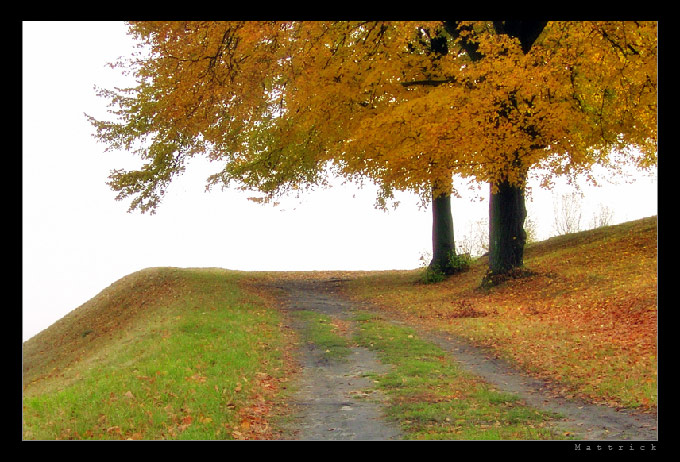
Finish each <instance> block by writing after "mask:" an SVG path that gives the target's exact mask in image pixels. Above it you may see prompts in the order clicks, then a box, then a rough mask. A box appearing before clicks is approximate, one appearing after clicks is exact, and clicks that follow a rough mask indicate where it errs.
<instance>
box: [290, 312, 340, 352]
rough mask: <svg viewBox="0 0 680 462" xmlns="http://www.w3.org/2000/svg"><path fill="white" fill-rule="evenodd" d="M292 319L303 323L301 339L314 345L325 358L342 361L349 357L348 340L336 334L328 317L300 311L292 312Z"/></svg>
mask: <svg viewBox="0 0 680 462" xmlns="http://www.w3.org/2000/svg"><path fill="white" fill-rule="evenodd" d="M294 317H296V318H297V319H298V320H299V321H302V323H303V326H304V328H303V331H302V336H303V339H304V340H305V341H307V342H311V343H314V344H315V345H316V346H317V348H318V349H319V350H320V351H321V352H322V353H323V355H324V357H325V358H327V359H332V360H343V359H344V358H346V357H347V355H349V353H350V349H349V340H348V339H347V338H345V337H343V336H342V335H340V334H338V333H337V329H336V327H335V326H334V325H333V321H332V319H331V318H330V317H329V316H326V315H324V314H320V313H315V312H313V311H306V310H302V311H296V312H294Z"/></svg>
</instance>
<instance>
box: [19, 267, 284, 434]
mask: <svg viewBox="0 0 680 462" xmlns="http://www.w3.org/2000/svg"><path fill="white" fill-rule="evenodd" d="M174 276H175V277H177V278H180V279H181V280H182V282H183V287H184V290H183V291H182V292H181V295H179V296H177V297H175V298H171V301H169V302H168V301H167V300H166V302H167V304H166V305H165V306H162V307H158V308H157V309H155V310H149V311H148V313H145V314H144V315H140V316H139V317H138V319H137V322H136V323H134V328H128V329H124V330H121V331H120V332H117V334H118V335H117V336H114V337H113V339H112V340H109V341H108V342H107V343H106V348H100V349H99V350H97V352H96V353H95V354H93V355H91V356H87V355H86V356H85V357H84V358H81V359H80V360H78V361H75V362H73V363H71V365H70V366H68V367H67V368H65V369H64V370H63V371H62V372H61V373H60V374H56V375H52V376H47V377H44V378H41V379H34V380H33V382H34V385H32V386H31V385H29V386H28V387H26V389H25V390H24V413H23V421H24V439H41V440H54V439H129V438H132V439H152V440H155V439H194V440H196V439H199V440H206V439H208V440H209V439H233V438H234V432H235V431H243V424H242V420H243V412H242V411H243V410H244V409H246V408H248V406H251V405H252V400H253V394H254V393H259V392H260V390H259V388H258V387H257V385H256V384H257V383H258V380H259V379H261V378H262V377H271V376H279V377H280V376H281V375H282V374H283V369H284V365H283V357H282V350H283V349H284V347H285V346H284V339H283V338H282V336H281V334H280V329H279V323H280V322H281V319H280V316H279V313H278V312H276V311H275V310H271V309H268V308H267V307H266V306H264V305H262V304H261V303H260V302H259V301H258V300H257V299H254V298H251V297H250V296H248V295H246V294H245V293H243V292H242V291H241V290H240V289H239V286H238V276H237V275H236V274H234V273H231V272H227V271H223V270H174ZM90 335H92V334H90ZM247 426H248V428H249V430H252V429H254V428H255V427H254V426H251V425H250V424H247Z"/></svg>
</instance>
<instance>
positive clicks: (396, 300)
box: [351, 217, 657, 409]
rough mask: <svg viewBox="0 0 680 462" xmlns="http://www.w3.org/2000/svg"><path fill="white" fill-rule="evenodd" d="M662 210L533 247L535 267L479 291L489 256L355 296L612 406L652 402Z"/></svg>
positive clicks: (391, 280) (374, 283) (359, 286)
mask: <svg viewBox="0 0 680 462" xmlns="http://www.w3.org/2000/svg"><path fill="white" fill-rule="evenodd" d="M656 236H657V233H656V217H652V218H647V219H643V220H638V221H634V222H630V223H625V224H622V225H618V226H614V227H607V228H601V229H597V230H592V231H587V232H584V233H579V234H574V235H568V236H560V237H556V238H553V239H550V240H548V241H545V242H541V243H537V244H535V245H533V246H529V247H528V248H527V251H526V258H525V265H526V266H527V268H529V269H530V270H531V271H532V272H533V273H534V274H533V275H531V276H528V277H525V278H520V279H514V280H509V281H507V282H505V283H504V284H502V285H500V286H498V287H495V288H493V289H490V290H480V289H479V281H480V280H481V277H482V275H483V274H484V270H485V269H486V263H485V262H484V261H479V262H478V263H477V264H476V265H473V267H472V268H471V270H470V271H468V272H467V273H462V274H459V275H456V276H454V277H452V278H450V279H448V280H446V281H444V282H442V283H439V284H429V285H422V284H414V282H413V281H414V280H413V275H412V274H410V275H409V274H408V273H401V274H400V273H392V274H384V275H377V276H375V277H373V276H372V277H371V279H370V280H369V279H368V278H366V279H364V280H363V281H362V279H358V280H357V281H355V282H354V283H353V284H352V285H351V287H352V290H353V291H354V292H355V294H356V295H355V296H356V297H357V298H361V299H364V300H366V299H367V300H370V301H372V302H375V303H377V304H378V305H379V306H380V307H381V309H385V310H390V311H396V312H398V313H400V314H401V315H403V316H405V317H407V318H408V319H410V320H411V321H412V322H414V323H420V324H424V325H428V326H430V327H434V328H437V329H441V330H446V331H449V332H451V333H455V334H457V335H460V336H462V337H465V338H467V339H469V340H470V341H472V342H475V343H478V344H481V345H484V346H487V347H490V348H492V349H493V350H495V351H496V352H497V353H498V354H499V355H501V356H504V357H507V358H510V359H512V360H514V361H515V362H516V363H518V364H519V365H520V366H521V367H523V368H525V369H527V370H528V371H530V372H532V373H535V374H537V375H540V376H542V377H544V378H547V379H550V380H553V381H555V382H558V383H559V384H561V386H562V389H563V390H564V392H565V393H567V394H580V395H582V396H584V397H588V398H590V399H592V400H594V401H601V402H605V403H607V404H610V405H618V406H629V407H641V408H643V409H645V408H646V409H652V408H654V407H655V406H656V374H657V363H656V357H657V296H656V295H657V242H656V239H657V237H656Z"/></svg>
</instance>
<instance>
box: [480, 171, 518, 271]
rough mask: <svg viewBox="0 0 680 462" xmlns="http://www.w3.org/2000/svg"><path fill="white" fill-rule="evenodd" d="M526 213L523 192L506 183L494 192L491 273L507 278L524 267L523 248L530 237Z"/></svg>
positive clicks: (490, 212)
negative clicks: (526, 223)
mask: <svg viewBox="0 0 680 462" xmlns="http://www.w3.org/2000/svg"><path fill="white" fill-rule="evenodd" d="M526 217H527V209H526V205H525V202H524V188H522V187H519V186H512V185H510V184H509V183H508V182H507V181H505V182H503V183H501V184H499V185H498V191H497V192H494V191H493V187H492V188H491V196H490V200H489V273H490V275H492V276H493V275H503V274H507V273H508V272H510V271H511V270H513V269H514V268H518V267H521V266H523V264H524V244H526V240H527V234H526V232H525V231H524V220H525V219H526Z"/></svg>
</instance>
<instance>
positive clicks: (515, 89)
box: [92, 21, 656, 274]
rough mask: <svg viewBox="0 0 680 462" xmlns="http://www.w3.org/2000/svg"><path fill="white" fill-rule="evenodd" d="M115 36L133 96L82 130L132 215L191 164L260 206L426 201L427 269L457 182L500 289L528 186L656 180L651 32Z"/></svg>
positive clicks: (588, 26)
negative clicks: (121, 154)
mask: <svg viewBox="0 0 680 462" xmlns="http://www.w3.org/2000/svg"><path fill="white" fill-rule="evenodd" d="M130 30H131V33H132V34H134V35H135V36H136V37H137V38H138V39H139V40H140V43H142V44H143V45H144V46H146V47H147V48H148V50H149V53H148V54H147V55H144V56H142V57H139V58H137V59H133V60H132V61H131V62H129V63H127V64H122V65H124V66H126V67H128V68H129V69H130V70H131V71H132V72H134V73H135V75H136V77H137V81H138V85H137V86H136V87H135V88H130V89H123V90H112V91H111V90H102V92H101V94H102V95H103V96H105V97H108V98H109V99H110V100H111V102H112V106H113V107H114V108H115V110H114V111H113V112H114V115H116V116H117V120H113V121H97V120H94V119H92V122H93V123H94V125H95V126H96V128H97V137H98V138H99V139H100V140H102V141H104V142H106V143H108V144H109V145H110V146H111V147H112V148H123V149H128V150H136V152H137V153H138V154H139V155H140V156H141V158H142V159H145V160H146V162H147V163H146V164H145V165H144V166H143V167H142V168H141V169H140V170H137V171H114V172H113V173H112V175H111V181H110V185H111V186H112V187H113V188H114V189H116V190H118V191H119V196H118V197H119V198H121V199H122V198H125V197H133V201H132V203H131V208H139V209H141V210H142V211H143V212H144V211H153V209H154V208H155V207H156V206H157V205H158V203H159V200H160V198H161V196H162V194H163V191H164V189H165V187H166V186H167V184H168V183H169V182H170V181H171V179H172V177H173V176H174V175H176V174H178V173H181V171H182V170H183V168H184V162H185V160H186V158H188V157H190V156H193V155H196V154H204V155H207V156H208V157H209V158H210V159H211V160H214V161H216V162H219V164H220V166H221V170H220V171H218V172H217V173H216V174H215V175H213V176H212V177H211V178H210V179H209V181H210V184H211V185H216V184H223V185H228V184H230V183H231V182H237V183H238V184H240V185H241V187H243V188H246V189H252V190H256V191H260V192H262V193H264V194H265V195H266V196H268V197H271V196H273V195H277V194H282V193H285V192H286V191H288V190H290V189H295V188H305V187H308V186H310V185H315V184H320V183H323V182H324V180H325V178H326V175H327V174H328V173H329V172H330V173H337V174H339V175H342V176H344V177H346V178H350V179H369V180H370V181H374V182H375V183H377V184H378V185H379V186H380V196H379V197H378V201H379V203H380V204H384V203H385V202H386V201H388V200H389V199H390V198H391V197H392V195H393V192H394V191H396V190H410V191H414V192H416V193H418V194H420V195H421V196H422V197H423V198H425V199H427V200H432V201H433V212H434V215H433V218H434V219H433V238H434V239H433V248H434V250H435V252H433V254H434V255H433V263H437V262H440V261H441V262H443V261H444V259H443V258H444V257H443V256H445V255H446V254H447V253H449V252H451V251H453V250H454V249H455V247H454V246H453V227H452V223H451V221H450V216H451V213H450V196H451V194H455V193H456V191H455V188H454V185H453V182H452V177H453V175H454V174H457V175H460V176H463V177H469V178H474V179H475V180H476V181H478V182H482V183H488V184H490V185H491V186H490V187H491V194H492V195H491V201H490V219H489V223H490V252H491V255H490V268H489V269H490V273H492V274H502V273H504V272H507V271H510V270H512V268H515V267H517V266H521V265H522V258H523V248H524V241H525V238H524V236H525V235H524V231H523V222H524V218H525V216H526V209H525V207H524V187H525V183H526V178H527V175H528V173H529V171H530V170H531V169H532V168H534V167H540V168H541V169H542V170H543V171H546V172H548V174H547V175H546V177H545V178H544V182H545V183H546V184H548V183H549V182H550V181H551V178H552V177H553V176H554V175H560V174H569V173H574V172H581V171H586V172H587V171H588V169H589V168H590V167H591V166H592V165H593V164H595V163H599V164H602V165H607V164H608V163H610V162H611V156H610V153H611V152H612V151H617V152H623V153H625V154H626V155H625V158H626V159H628V160H631V161H634V162H636V163H637V164H638V165H640V166H642V167H648V166H651V165H654V164H655V162H656V67H655V62H656V35H655V34H656V25H655V24H654V23H637V22H625V23H613V22H585V23H582V22H549V23H539V22H529V23H523V22H463V21H443V22H429V23H411V22H348V21H338V22H311V23H307V22H284V23H276V22H238V23H233V22H205V23H201V22H139V23H132V24H131V27H130ZM630 146H636V147H637V148H638V151H630V150H629V147H630ZM635 152H639V153H640V155H639V156H635V155H634V153H635ZM438 212H441V215H439V214H438ZM437 216H442V217H445V219H444V220H443V225H441V226H440V225H439V223H440V222H438V221H437ZM449 230H450V233H449ZM437 236H450V237H447V238H445V239H443V240H442V241H441V242H438V240H437ZM438 246H439V247H438ZM447 246H448V247H447ZM438 248H439V249H440V250H441V251H437V249H438Z"/></svg>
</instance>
